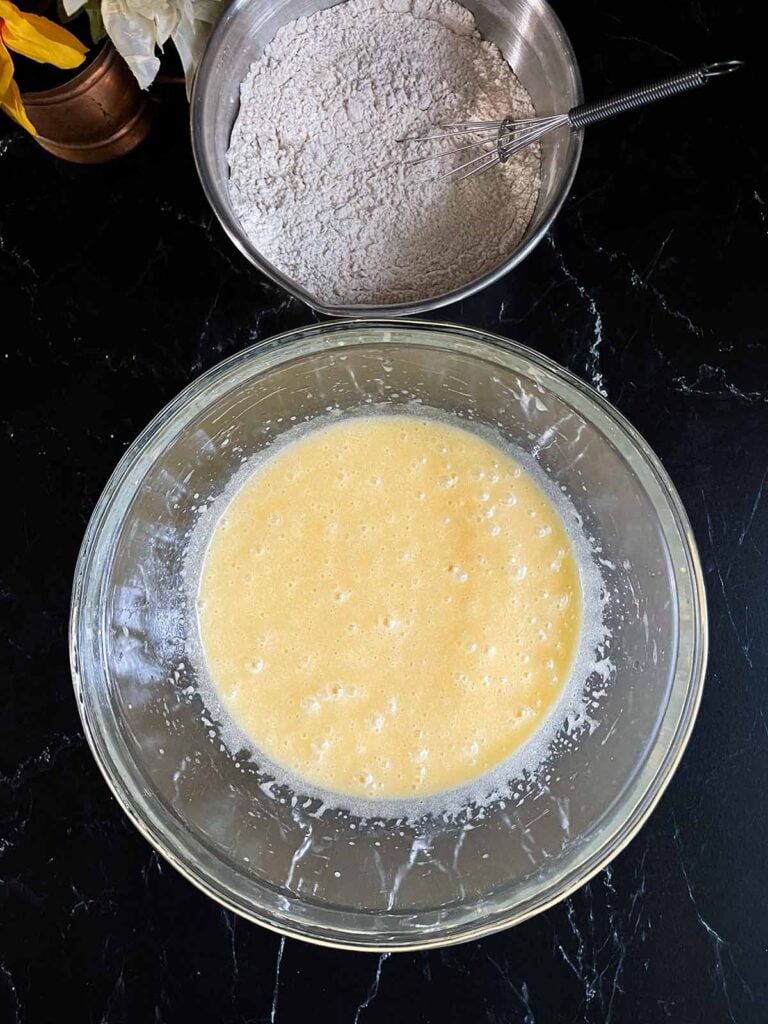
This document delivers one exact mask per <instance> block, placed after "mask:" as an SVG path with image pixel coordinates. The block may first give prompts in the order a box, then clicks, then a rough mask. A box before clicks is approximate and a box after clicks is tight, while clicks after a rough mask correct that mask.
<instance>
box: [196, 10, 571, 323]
mask: <svg viewBox="0 0 768 1024" xmlns="http://www.w3.org/2000/svg"><path fill="white" fill-rule="evenodd" d="M462 4H463V6H465V7H467V8H468V9H469V10H470V11H472V13H473V14H474V15H475V18H476V20H477V27H478V29H479V30H480V32H481V33H482V35H483V36H484V37H485V38H486V39H490V40H491V41H492V42H494V43H496V45H497V46H498V47H499V49H500V50H501V52H502V53H503V54H504V56H505V58H506V59H507V61H508V62H509V63H510V64H511V66H512V68H513V69H514V71H515V74H516V75H517V77H518V78H519V79H520V81H521V82H522V84H523V85H524V86H525V88H526V89H527V90H528V92H529V94H530V96H531V99H532V100H533V104H534V107H535V109H536V113H537V114H538V115H541V116H544V115H547V114H555V113H563V112H564V111H567V110H570V109H571V107H574V106H577V105H578V104H580V103H581V102H582V101H583V95H582V90H581V76H580V74H579V69H578V65H577V63H576V57H575V55H574V52H573V48H572V47H571V43H570V40H569V39H568V36H567V35H566V34H565V30H564V29H563V26H562V25H561V23H560V20H559V19H558V17H557V15H556V14H555V12H554V11H553V10H552V8H551V7H550V6H549V4H548V3H546V0H462ZM332 6H334V5H333V4H332V3H327V2H326V0H276V2H275V0H233V3H231V4H230V5H229V7H228V8H227V9H226V10H225V11H224V13H223V14H222V16H221V18H220V19H219V21H218V22H217V24H216V27H215V29H214V30H213V34H212V35H211V38H210V40H209V41H208V45H207V47H206V50H205V53H204V54H203V59H202V61H201V63H200V67H199V68H198V71H197V75H196V77H195V84H194V89H193V93H192V103H191V114H190V117H191V125H192V147H193V151H194V155H195V163H196V165H197V170H198V174H199V175H200V180H201V182H202V185H203V189H204V191H205V194H206V196H207V198H208V201H209V202H210V204H211V206H212V207H213V210H214V212H215V214H216V216H217V217H218V219H219V221H220V222H221V225H222V227H223V228H224V230H225V231H226V233H227V234H228V235H229V237H230V239H231V240H232V241H233V242H234V244H235V245H236V246H237V248H238V249H239V250H240V251H241V252H242V253H243V255H244V256H245V257H246V258H247V259H249V260H250V262H251V263H253V265H254V266H256V267H258V269H259V270H260V271H261V272H262V273H263V274H266V275H267V277H269V278H271V279H272V280H273V281H274V282H275V283H276V284H279V285H280V286H281V287H282V288H284V289H285V290H286V291H288V292H290V293H291V294H292V295H295V296H296V297H297V298H299V299H301V300H302V301H303V302H305V303H306V304H307V305H308V306H311V307H312V308H313V309H315V310H317V311H318V312H320V313H325V314H327V315H329V316H349V317H361V316H413V315H416V314H418V313H423V312H426V311H428V310H432V309H437V308H438V307H440V306H445V305H447V304H448V303H450V302H456V301H458V300H460V299H464V298H466V297H467V296H468V295H472V294H473V293H474V292H477V291H479V290H480V289H481V288H484V287H485V286H486V285H488V284H491V283H492V282H493V281H495V280H497V279H498V278H499V277H501V276H502V275H503V274H506V273H507V271H508V270H511V269H512V267H514V266H516V265H517V264H518V263H519V262H520V261H521V260H523V259H525V257H526V256H527V255H528V253H529V252H530V251H531V250H532V249H533V248H534V246H536V245H537V244H538V243H539V242H540V241H541V239H542V238H543V237H544V235H545V234H546V232H547V230H548V229H549V226H550V224H551V223H552V221H553V220H554V218H555V217H556V215H557V213H558V211H559V210H560V207H561V206H562V204H563V202H564V201H565V198H566V196H567V194H568V192H569V191H570V188H571V185H572V183H573V178H574V175H575V173H576V167H577V165H578V162H579V156H580V155H581V144H582V133H581V132H580V131H577V132H571V131H568V130H565V129H562V130H560V131H558V132H555V133H554V134H552V135H549V136H547V137H546V138H545V139H544V140H543V141H542V144H541V150H542V154H541V156H542V162H541V190H540V192H539V198H538V202H537V204H536V208H535V210H534V213H533V216H532V218H531V222H530V224H529V225H528V228H527V230H526V232H525V235H524V236H523V238H522V239H521V241H520V243H519V244H518V246H517V247H516V249H515V250H514V252H512V253H510V255H509V256H508V257H507V258H506V259H505V260H504V261H503V262H501V263H500V264H499V265H498V266H497V267H495V268H494V269H493V270H490V271H489V272H487V273H485V274H482V275H481V276H479V277H477V278H475V279H474V280H471V281H467V282H466V284H464V285H463V286H462V287H460V288H455V289H454V290H453V291H450V292H447V293H445V294H443V295H434V296H424V298H423V300H419V301H417V302H404V303H392V304H384V305H375V304H371V305H350V306H346V305H334V304H328V303H325V302H323V301H322V300H321V299H319V298H318V297H317V296H315V295H313V294H311V293H310V292H309V291H307V289H305V288H304V287H303V286H302V285H301V282H299V281H294V280H292V279H291V278H290V277H288V276H286V275H285V274H283V273H282V272H281V271H280V270H278V269H277V267H274V266H273V265H272V264H271V263H269V262H268V260H266V259H265V258H264V257H263V256H262V255H261V253H260V252H259V251H258V249H257V248H256V247H255V246H254V245H253V243H252V242H251V241H250V239H249V238H248V237H247V235H246V234H245V232H244V230H243V228H242V227H241V225H240V222H239V220H238V219H237V217H236V215H235V213H234V211H233V209H232V203H231V200H230V197H229V167H228V164H227V150H228V148H229V139H230V135H231V133H232V126H233V124H234V122H235V118H236V116H237V113H238V110H239V108H240V83H241V82H242V81H243V79H244V78H245V77H246V75H247V73H248V68H249V67H250V65H251V63H252V62H253V61H254V60H255V59H256V58H257V57H258V56H259V55H260V54H261V53H262V52H263V50H264V48H265V47H266V46H267V44H268V43H270V42H271V41H272V39H273V38H274V36H275V33H276V32H277V30H278V29H279V28H281V27H282V26H283V25H285V24H287V23H289V22H291V21H294V20H295V19H296V18H300V17H306V16H308V15H311V14H314V13H316V12H317V11H320V10H323V9H325V8H327V7H332ZM471 115H472V111H467V114H466V116H467V117H470V116H471Z"/></svg>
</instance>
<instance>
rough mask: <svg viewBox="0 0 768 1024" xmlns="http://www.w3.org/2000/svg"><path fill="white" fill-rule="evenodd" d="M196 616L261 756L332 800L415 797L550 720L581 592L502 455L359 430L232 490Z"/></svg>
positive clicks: (437, 437)
mask: <svg viewBox="0 0 768 1024" xmlns="http://www.w3.org/2000/svg"><path fill="white" fill-rule="evenodd" d="M199 620H200V631H201V639H202V643H203V647H204V651H205V657H206V661H207V664H208V669H209V672H210V675H211V678H212V680H213V682H214V684H215V686H216V687H217V689H218V690H219V692H220V694H221V697H222V699H223V701H224V704H225V705H226V707H227V708H228V710H229V711H230V713H231V714H232V716H233V717H234V719H235V721H236V722H238V723H239V724H240V726H241V727H242V729H243V730H244V731H245V732H246V733H247V734H248V735H249V736H250V737H251V738H252V740H253V742H254V743H255V744H256V746H257V747H258V748H260V749H261V750H262V751H263V752H264V753H265V754H266V755H267V756H268V757H269V758H271V759H272V760H273V761H274V762H276V763H277V764H279V765H282V766H284V768H286V769H288V770H289V771H290V772H293V773H294V774H295V775H298V776H302V777H303V778H304V779H306V780H307V781H308V782H309V783H314V784H316V785H317V786H320V787H323V788H325V789H329V790H333V791H336V792H339V793H345V794H351V795H354V796H358V797H377V798H392V797H402V796H408V797H412V796H415V795H427V794H431V793H435V792H439V791H441V790H445V789H448V788H451V787H454V786H457V785H460V784H462V783H464V782H468V781H469V780H471V779H473V778H475V777H477V776H479V775H481V774H483V773H484V772H486V771H488V770H489V769H490V768H493V767H494V766H495V765H497V764H498V763H499V762H500V761H502V760H503V759H504V758H506V757H508V756H509V755H510V754H511V753H512V752H513V751H514V750H515V749H516V748H517V747H519V746H520V744H521V743H523V742H524V741H525V740H526V739H527V738H528V737H529V736H530V735H531V734H532V733H533V732H534V731H535V730H536V728H537V727H538V726H539V725H540V724H541V722H542V720H543V719H544V718H545V716H546V715H547V713H548V712H549V710H550V709H551V707H552V705H553V703H554V702H555V701H556V699H557V697H558V695H559V693H560V691H561V689H562V687H563V685H564V683H565V682H566V680H567V678H568V675H569V672H570V670H571V666H572V663H573V660H574V656H575V652H576V648H577V644H578V638H579V632H580V627H581V590H580V585H579V574H578V568H577V564H576V560H575V558H574V554H573V551H572V548H571V544H570V541H569V539H568V536H567V535H566V532H565V530H564V528H563V524H562V522H561V520H560V518H559V516H558V514H557V512H556V511H555V509H554V508H553V507H552V505H551V503H550V502H549V500H548V499H547V497H546V496H545V495H544V494H543V492H542V491H541V490H540V489H539V487H538V486H537V485H536V484H535V483H534V481H533V479H532V478H531V477H530V476H529V475H528V474H527V473H526V472H525V471H524V470H523V469H522V468H521V467H520V466H519V465H518V464H517V463H516V462H515V461H514V460H513V459H511V458H510V457H509V456H507V455H506V454H505V453H504V452H503V451H502V450H501V449H499V448H497V447H496V446H495V445H492V444H490V443H489V442H488V441H486V440H484V439H482V438H480V437H478V436H477V435H475V434H472V433H470V432H469V431H466V430H464V429H461V428H458V427H453V426H448V425H446V424H445V423H442V422H439V421H435V420H428V419H417V418H416V417H410V416H379V417H366V418H362V417H361V418H357V419H352V420H346V421H344V422H340V423H338V424H335V425H333V426H329V427H325V428H322V429H318V430H316V431H314V432H312V433H309V434H308V435H306V436H305V437H303V438H302V439H300V440H298V441H296V442H294V443H293V444H291V445H289V446H287V447H286V448H284V449H283V450H282V451H280V452H278V453H277V454H276V455H274V456H273V457H272V458H271V459H270V460H269V461H267V462H266V463H264V464H263V465H262V466H261V467H260V468H259V469H258V470H257V471H256V472H255V473H254V474H253V475H252V476H251V477H250V478H249V479H248V480H247V481H246V482H245V483H244V484H243V486H242V487H241V488H240V490H239V491H238V492H237V493H236V494H235V496H234V498H233V499H232V501H231V503H230V504H229V506H228V508H227V509H226V511H225V512H224V514H223V516H222V517H221V519H220V521H219V523H218V524H217V526H216V528H215V532H214V534H213V537H212V540H211V542H210V545H209V547H208V551H207V553H206V558H205V563H204V566H203V571H202V577H201V581H200V590H199Z"/></svg>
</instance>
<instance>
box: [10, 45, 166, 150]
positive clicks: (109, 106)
mask: <svg viewBox="0 0 768 1024" xmlns="http://www.w3.org/2000/svg"><path fill="white" fill-rule="evenodd" d="M22 99H23V101H24V106H25V108H26V111H27V114H28V115H29V119H30V121H31V122H32V124H33V125H34V126H35V128H37V131H38V135H37V141H38V142H39V143H40V145H41V146H42V147H43V149H47V150H48V152H49V153H53V154H54V155H55V156H58V157H61V159H62V160H70V161H72V162H73V163H76V164H100V163H104V162H106V161H107V160H114V159H115V158H116V157H119V156H124V155H125V154H126V153H129V152H130V151H131V150H132V149H134V148H135V147H136V146H138V145H139V143H140V142H142V141H143V140H144V139H145V138H146V136H147V134H148V133H149V130H150V128H151V126H152V116H151V111H150V107H149V104H148V102H147V96H146V93H144V92H142V90H141V89H140V88H139V85H138V82H137V81H136V79H135V78H134V77H133V73H132V72H131V70H130V68H129V67H128V65H127V64H126V63H125V61H124V60H123V59H122V57H120V55H119V54H118V53H117V51H116V50H115V48H114V46H112V44H111V43H104V44H103V45H102V47H101V50H100V51H99V53H97V54H96V57H95V58H94V59H93V60H92V61H91V62H90V64H88V65H87V67H85V68H84V69H83V70H82V71H81V72H80V73H79V74H77V75H75V76H74V77H73V78H71V79H70V80H69V81H68V82H66V83H65V84H64V85H59V86H57V87H56V88H55V89H46V90H45V91H44V92H27V93H24V94H23V96H22Z"/></svg>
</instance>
